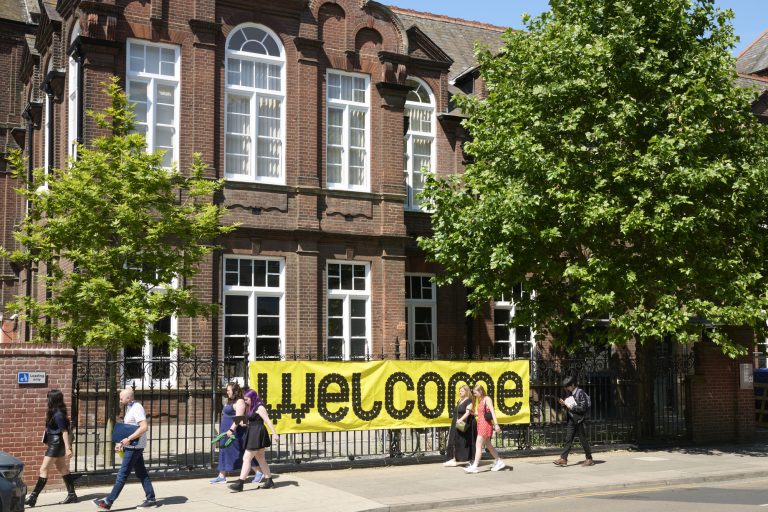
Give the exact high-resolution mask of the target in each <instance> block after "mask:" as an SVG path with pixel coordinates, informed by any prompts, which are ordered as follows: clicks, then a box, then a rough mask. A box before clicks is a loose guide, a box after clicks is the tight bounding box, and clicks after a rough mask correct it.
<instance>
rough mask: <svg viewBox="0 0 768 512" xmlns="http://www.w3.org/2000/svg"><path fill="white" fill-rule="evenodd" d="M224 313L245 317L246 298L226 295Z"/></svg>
mask: <svg viewBox="0 0 768 512" xmlns="http://www.w3.org/2000/svg"><path fill="white" fill-rule="evenodd" d="M224 311H225V314H226V315H247V314H248V297H245V296H243V295H227V296H226V299H225V307H224Z"/></svg>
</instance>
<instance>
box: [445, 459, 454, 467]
mask: <svg viewBox="0 0 768 512" xmlns="http://www.w3.org/2000/svg"><path fill="white" fill-rule="evenodd" d="M443 466H446V467H449V468H452V467H454V466H456V459H451V460H447V461H445V462H443Z"/></svg>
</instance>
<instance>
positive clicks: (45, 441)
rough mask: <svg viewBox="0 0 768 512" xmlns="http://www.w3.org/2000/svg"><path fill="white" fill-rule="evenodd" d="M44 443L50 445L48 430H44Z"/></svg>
mask: <svg viewBox="0 0 768 512" xmlns="http://www.w3.org/2000/svg"><path fill="white" fill-rule="evenodd" d="M42 441H43V444H48V431H47V430H43V439H42Z"/></svg>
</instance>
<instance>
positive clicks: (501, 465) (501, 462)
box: [491, 459, 507, 471]
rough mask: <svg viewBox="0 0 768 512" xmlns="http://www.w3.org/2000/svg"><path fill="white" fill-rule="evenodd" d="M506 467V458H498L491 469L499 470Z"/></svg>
mask: <svg viewBox="0 0 768 512" xmlns="http://www.w3.org/2000/svg"><path fill="white" fill-rule="evenodd" d="M505 467H507V464H506V462H504V460H503V459H498V460H497V461H496V462H495V463H494V465H493V467H492V468H491V471H499V470H502V469H504V468H505Z"/></svg>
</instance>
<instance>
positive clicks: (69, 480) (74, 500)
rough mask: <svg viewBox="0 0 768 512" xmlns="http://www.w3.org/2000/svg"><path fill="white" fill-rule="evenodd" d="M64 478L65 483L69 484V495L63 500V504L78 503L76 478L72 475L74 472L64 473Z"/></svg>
mask: <svg viewBox="0 0 768 512" xmlns="http://www.w3.org/2000/svg"><path fill="white" fill-rule="evenodd" d="M62 478H64V485H66V486H67V497H66V498H64V501H62V502H61V503H62V505H66V504H67V503H77V501H78V500H77V494H75V479H74V478H73V477H72V474H68V475H64V476H63V477H62Z"/></svg>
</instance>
